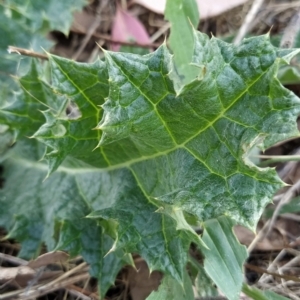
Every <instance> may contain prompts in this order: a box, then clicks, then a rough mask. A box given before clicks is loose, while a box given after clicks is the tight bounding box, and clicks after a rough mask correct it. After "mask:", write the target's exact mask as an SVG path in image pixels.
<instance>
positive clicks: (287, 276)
mask: <svg viewBox="0 0 300 300" xmlns="http://www.w3.org/2000/svg"><path fill="white" fill-rule="evenodd" d="M245 267H246V268H247V269H250V270H252V271H255V272H257V273H261V274H268V275H272V276H274V277H278V278H282V279H285V280H292V281H296V282H300V278H299V277H296V276H293V275H284V274H282V275H281V274H278V273H275V272H270V271H268V270H266V269H262V268H260V267H258V266H254V265H251V264H245Z"/></svg>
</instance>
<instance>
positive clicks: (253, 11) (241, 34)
mask: <svg viewBox="0 0 300 300" xmlns="http://www.w3.org/2000/svg"><path fill="white" fill-rule="evenodd" d="M263 2H264V0H254V2H253V4H252V6H251V9H250V11H249V12H248V14H247V16H246V18H245V21H244V23H243V25H242V26H241V28H240V30H239V32H238V34H237V36H236V37H235V39H234V44H235V45H238V44H239V43H240V42H241V41H242V39H243V38H244V37H245V35H246V34H247V32H248V30H249V27H250V26H251V23H252V21H253V20H254V18H255V16H256V14H257V12H258V10H259V8H260V7H261V5H262V4H263Z"/></svg>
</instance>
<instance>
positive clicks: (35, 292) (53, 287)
mask: <svg viewBox="0 0 300 300" xmlns="http://www.w3.org/2000/svg"><path fill="white" fill-rule="evenodd" d="M89 277H90V275H89V274H88V273H87V272H85V273H83V274H79V275H76V276H72V277H69V278H65V279H63V280H60V281H57V279H56V280H53V281H51V282H49V283H47V284H39V285H36V286H33V287H32V288H31V289H30V290H27V288H26V289H21V290H18V291H13V292H8V293H5V294H2V295H0V300H12V299H22V300H30V299H33V298H35V297H40V296H43V295H46V294H48V293H51V292H54V291H57V290H59V289H62V288H66V287H68V286H69V285H71V284H74V283H76V282H79V281H82V280H86V279H88V278H89ZM59 278H61V277H59Z"/></svg>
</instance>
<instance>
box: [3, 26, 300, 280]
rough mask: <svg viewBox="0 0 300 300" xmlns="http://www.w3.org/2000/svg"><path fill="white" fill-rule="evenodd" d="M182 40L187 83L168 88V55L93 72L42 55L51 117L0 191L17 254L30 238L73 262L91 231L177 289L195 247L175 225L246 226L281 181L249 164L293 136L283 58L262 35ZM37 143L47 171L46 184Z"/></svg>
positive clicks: (98, 66) (295, 103)
mask: <svg viewBox="0 0 300 300" xmlns="http://www.w3.org/2000/svg"><path fill="white" fill-rule="evenodd" d="M194 38H195V50H194V54H193V64H194V65H195V66H196V67H197V68H198V73H197V74H198V75H197V78H196V79H195V80H194V81H192V82H191V83H189V84H187V85H183V86H180V88H178V89H175V87H178V86H179V85H180V83H178V82H175V81H174V79H173V77H172V75H170V74H171V71H172V68H173V62H172V57H171V55H170V53H169V51H168V49H167V47H166V45H163V46H161V47H160V48H159V49H157V51H155V52H154V53H151V54H149V55H146V56H138V55H134V54H124V53H111V52H106V53H105V62H101V61H98V62H96V63H95V64H91V65H89V64H77V63H74V62H71V61H67V60H64V59H59V58H57V57H54V56H50V60H51V68H52V79H51V80H52V89H53V92H52V91H51V89H50V94H51V93H52V95H53V99H54V102H53V103H50V102H49V101H48V100H47V95H46V94H45V93H40V94H39V99H38V100H39V101H38V102H39V103H40V102H42V103H44V104H46V105H47V107H49V108H48V110H46V111H45V112H44V115H45V116H46V121H45V123H44V124H43V125H42V126H41V127H40V128H39V129H38V130H37V132H36V133H35V134H34V137H35V138H36V139H37V140H38V143H37V144H36V145H35V147H33V146H29V144H30V143H29V142H28V141H27V142H24V141H23V143H24V146H26V147H27V149H31V150H29V154H30V155H29V156H28V155H27V156H26V155H25V154H26V153H25V152H26V151H24V150H22V152H20V151H21V150H18V149H21V148H20V147H21V146H22V144H21V143H19V146H18V147H17V148H16V149H15V150H14V151H15V152H14V155H12V156H11V158H10V159H9V160H7V161H6V162H5V163H4V170H5V173H4V176H5V177H6V178H5V179H6V180H7V182H11V184H5V186H4V188H3V189H2V190H0V205H1V207H3V212H2V211H0V217H1V218H0V219H3V220H4V221H3V222H4V223H2V224H1V225H5V226H6V227H7V228H8V229H12V228H13V230H12V231H11V234H13V235H14V236H16V237H18V238H19V239H22V237H25V236H26V237H27V239H26V243H27V244H26V247H25V249H27V250H24V251H25V253H27V254H28V253H31V254H32V250H33V249H34V248H35V249H36V247H38V246H39V244H40V243H41V242H42V241H45V242H46V244H47V246H48V247H49V249H52V248H54V247H56V246H57V245H59V246H60V247H67V248H68V249H69V250H71V251H72V249H73V250H74V253H78V252H79V251H80V249H81V248H82V249H83V248H84V246H83V245H82V244H83V243H82V239H84V238H85V237H86V236H88V235H89V232H88V228H90V227H89V226H102V228H103V229H105V234H107V235H109V236H110V237H111V238H113V239H114V244H113V246H112V248H111V251H113V250H118V251H125V252H137V253H139V254H140V255H141V256H142V257H144V258H145V259H146V261H147V263H148V265H149V267H150V269H151V270H154V269H158V270H161V271H163V272H164V273H166V274H167V275H170V276H172V277H173V278H175V279H176V280H178V281H179V282H181V283H182V282H183V279H184V272H185V269H184V267H185V264H186V259H187V258H186V256H187V255H186V253H187V249H188V247H189V245H190V243H191V242H192V241H194V239H195V234H192V229H191V227H190V224H189V223H188V222H187V221H186V220H188V219H192V218H194V219H197V220H198V221H199V222H206V221H207V222H209V221H208V220H212V219H217V218H224V216H226V218H228V219H232V220H234V221H235V222H237V223H239V224H242V225H245V226H247V227H249V228H251V229H254V228H255V225H256V223H257V220H258V219H259V217H260V215H261V213H262V211H263V209H264V207H265V205H266V204H267V203H269V202H270V199H271V198H272V196H273V194H274V192H275V191H276V190H277V189H278V188H279V187H281V186H282V185H283V183H282V182H281V181H280V179H279V178H278V177H277V175H276V172H275V170H273V169H260V168H258V167H256V166H255V165H254V164H253V163H252V162H251V161H250V160H249V159H248V154H249V151H250V150H251V148H252V147H253V146H257V145H258V146H261V147H262V148H266V147H268V146H270V145H272V144H274V143H276V142H278V141H280V140H282V139H285V138H289V137H292V136H297V135H298V130H297V126H296V122H295V121H296V118H297V115H298V114H299V112H300V105H299V104H300V101H299V99H298V98H297V97H296V96H295V95H294V94H293V93H292V92H290V91H288V90H287V89H285V88H284V87H282V86H281V84H280V83H279V81H278V80H277V78H276V72H277V69H278V65H279V64H280V63H281V62H282V61H283V60H287V61H288V59H289V58H290V56H291V55H292V54H293V52H289V53H283V52H280V51H278V50H277V49H276V48H274V47H273V46H272V45H271V44H270V42H269V39H268V36H261V37H256V38H251V39H246V40H244V41H243V42H242V43H241V45H240V46H233V45H230V44H227V43H225V42H222V41H220V40H218V39H216V38H212V39H209V38H208V37H207V36H206V35H204V34H201V33H196V32H195V33H194ZM47 90H48V89H47ZM48 91H49V90H48ZM27 94H28V95H30V93H27ZM31 101H32V103H35V101H37V99H36V98H33V100H31ZM69 106H70V107H69ZM70 108H71V112H72V108H75V116H76V117H73V116H74V115H72V114H71V116H70V115H69V116H68V112H69V110H70ZM33 124H35V123H34V122H33ZM30 126H31V125H30ZM33 127H35V126H34V125H32V128H31V129H33ZM42 143H44V144H45V145H46V147H47V150H46V156H45V157H46V158H47V159H48V161H49V166H50V172H53V174H52V175H51V176H50V177H49V178H48V179H47V180H45V181H44V182H43V180H44V178H45V176H46V172H47V167H46V165H44V164H43V163H42V162H37V160H38V159H39V158H40V157H41V150H44V148H43V147H41V144H42ZM96 146H97V147H96ZM30 147H31V148H30ZM93 149H94V151H93ZM17 151H19V152H18V153H17ZM31 152H32V153H31ZM55 170H56V171H55ZM54 171H55V172H54ZM12 183H14V184H12ZM15 184H18V186H19V187H20V189H15V188H14V187H15ZM32 195H33V196H32ZM20 212H22V213H21V214H20ZM13 216H15V217H14V218H13ZM86 216H89V218H86ZM186 217H189V218H186ZM184 218H186V220H185V219H184ZM60 225H61V230H60V232H56V231H55V230H56V228H57V227H59V226H60ZM35 228H38V229H39V230H36V229H35ZM99 232H100V229H99ZM101 234H104V233H103V232H102V233H101ZM99 235H100V233H99ZM79 236H80V237H79ZM24 242H25V241H24ZM31 242H32V244H30V243H31ZM33 246H34V247H33ZM97 247H99V248H100V250H99V253H101V255H102V254H103V253H104V251H103V249H101V247H102V245H101V243H100V242H99V245H98V246H95V248H97ZM93 251H94V250H93ZM95 252H97V251H95ZM101 255H100V254H99V256H101ZM99 276H100V275H99Z"/></svg>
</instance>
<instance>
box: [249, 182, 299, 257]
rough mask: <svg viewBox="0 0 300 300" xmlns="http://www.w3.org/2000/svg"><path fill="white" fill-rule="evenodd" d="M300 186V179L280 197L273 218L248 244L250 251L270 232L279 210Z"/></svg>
mask: <svg viewBox="0 0 300 300" xmlns="http://www.w3.org/2000/svg"><path fill="white" fill-rule="evenodd" d="M299 187H300V180H299V181H297V182H296V183H295V184H294V185H293V186H292V187H291V188H289V189H288V190H287V191H286V193H284V194H283V196H282V198H281V199H280V201H279V202H278V204H277V206H276V208H275V211H274V213H273V216H272V218H271V219H270V220H268V221H267V222H266V223H265V225H264V226H263V228H262V229H261V230H260V231H259V233H258V234H257V236H256V237H255V238H254V240H253V241H252V242H251V244H250V245H249V246H248V249H247V250H248V252H249V253H250V252H251V251H252V250H253V249H254V248H255V246H256V244H257V243H258V242H260V241H261V240H262V239H263V238H265V237H266V236H267V235H268V234H269V232H270V230H271V229H272V227H273V225H274V223H275V221H276V219H277V217H278V215H279V212H280V210H281V208H282V206H283V205H284V204H286V203H288V202H289V201H290V200H291V199H292V197H293V195H294V193H295V191H296V190H297V189H299Z"/></svg>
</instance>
